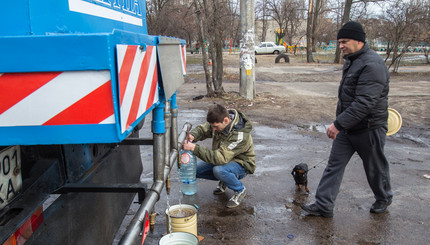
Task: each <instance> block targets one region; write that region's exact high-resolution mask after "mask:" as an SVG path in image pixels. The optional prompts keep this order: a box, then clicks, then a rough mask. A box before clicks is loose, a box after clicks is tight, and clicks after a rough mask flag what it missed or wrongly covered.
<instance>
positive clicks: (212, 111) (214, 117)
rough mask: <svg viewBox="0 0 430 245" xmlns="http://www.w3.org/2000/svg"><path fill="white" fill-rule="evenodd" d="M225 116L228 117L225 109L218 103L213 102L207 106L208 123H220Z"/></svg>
mask: <svg viewBox="0 0 430 245" xmlns="http://www.w3.org/2000/svg"><path fill="white" fill-rule="evenodd" d="M226 117H228V111H227V109H226V108H225V107H224V106H222V105H220V104H215V105H213V106H211V107H210V108H209V110H208V114H207V116H206V121H208V123H221V122H223V121H224V118H226Z"/></svg>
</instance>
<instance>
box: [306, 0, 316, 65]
mask: <svg viewBox="0 0 430 245" xmlns="http://www.w3.org/2000/svg"><path fill="white" fill-rule="evenodd" d="M313 7H314V1H313V0H309V9H308V22H307V27H306V62H307V63H311V62H314V59H313V57H312V32H313V31H312V29H313V28H312V23H313V21H312V17H313Z"/></svg>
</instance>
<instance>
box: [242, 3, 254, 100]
mask: <svg viewBox="0 0 430 245" xmlns="http://www.w3.org/2000/svg"><path fill="white" fill-rule="evenodd" d="M240 33H241V39H240V88H239V94H240V96H242V97H244V98H246V99H248V100H253V99H254V98H255V53H254V52H255V51H254V50H255V49H254V45H255V43H254V39H255V34H254V0H240Z"/></svg>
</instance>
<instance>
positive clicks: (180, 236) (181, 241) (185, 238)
mask: <svg viewBox="0 0 430 245" xmlns="http://www.w3.org/2000/svg"><path fill="white" fill-rule="evenodd" d="M158 244H159V245H196V244H199V239H198V238H197V237H196V236H194V235H193V234H191V233H188V232H172V233H170V234H167V235H164V236H163V237H162V238H161V239H160V241H159V243H158Z"/></svg>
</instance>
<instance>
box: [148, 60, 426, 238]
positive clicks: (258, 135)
mask: <svg viewBox="0 0 430 245" xmlns="http://www.w3.org/2000/svg"><path fill="white" fill-rule="evenodd" d="M257 59H258V63H257V65H256V69H255V71H256V98H255V99H254V100H252V101H248V100H245V99H242V98H241V97H240V96H238V91H239V68H238V67H239V57H238V55H226V57H225V64H224V66H225V67H224V70H225V78H224V82H223V86H224V90H225V91H226V94H225V95H224V96H222V97H221V98H207V97H203V98H200V97H199V96H200V95H205V94H206V85H205V81H204V79H203V70H202V67H201V65H187V71H188V75H187V77H186V81H185V83H184V84H183V85H182V86H181V88H180V89H179V90H178V106H179V113H180V116H179V125H180V127H182V125H183V123H184V122H191V123H192V124H193V125H197V124H200V123H203V122H204V120H205V112H206V109H207V108H208V106H209V105H211V104H212V103H214V102H216V103H221V104H224V105H226V106H228V107H231V108H236V109H239V110H241V111H243V112H245V114H246V115H247V116H248V117H249V118H250V120H251V121H252V122H253V124H254V130H253V139H254V143H255V152H256V155H257V156H256V162H257V170H256V173H255V174H254V175H249V176H247V177H246V178H245V179H243V183H244V185H245V186H246V187H247V193H248V194H247V197H246V198H245V200H244V201H243V203H242V204H241V205H240V206H239V207H238V208H235V209H226V208H225V204H226V203H227V201H228V199H229V197H230V196H231V195H232V192H231V191H230V190H228V191H227V192H226V195H220V196H214V195H213V194H212V190H213V189H214V187H215V186H216V184H217V183H216V182H214V181H206V180H198V192H197V194H195V195H194V196H182V194H181V193H180V191H179V190H180V182H179V181H178V178H177V173H176V169H174V170H172V171H173V172H172V175H171V176H172V192H171V194H170V196H167V195H166V194H165V193H164V194H163V195H162V197H161V198H160V201H159V202H158V203H157V205H156V207H155V212H157V214H158V215H157V218H156V225H155V231H154V233H151V234H150V236H149V237H148V238H147V240H146V242H145V244H158V240H159V239H160V238H161V237H162V236H163V235H164V234H165V233H166V220H165V214H164V210H166V208H167V205H168V204H170V205H173V204H177V203H178V202H181V203H188V204H196V205H198V206H199V211H198V233H199V235H200V236H202V237H204V239H203V240H202V241H201V244H239V245H240V244H407V243H409V244H428V240H429V239H428V231H429V230H430V213H429V212H428V208H429V203H430V191H429V190H430V189H429V186H430V180H429V179H426V178H425V177H424V175H425V174H430V165H429V162H430V151H429V148H430V130H429V128H430V104H429V102H430V66H429V65H427V66H413V67H412V66H411V67H401V68H400V72H399V74H393V75H392V76H391V83H390V95H389V104H390V107H392V108H394V109H396V110H397V111H399V112H400V114H401V115H402V118H403V126H402V128H401V130H400V131H399V132H398V133H397V134H395V135H393V136H389V137H387V144H386V155H387V158H388V160H389V162H390V171H391V180H392V187H393V191H394V199H393V204H392V205H391V206H390V207H389V211H388V212H386V213H384V214H380V215H374V214H371V213H369V208H370V206H371V205H372V203H373V202H374V199H373V194H372V192H371V190H370V188H369V186H368V184H367V182H366V177H365V174H364V170H363V167H362V164H361V160H360V158H359V157H358V156H356V155H355V156H353V158H352V159H351V161H350V163H349V164H348V166H347V169H346V171H345V176H344V179H343V183H342V186H341V190H340V193H339V196H338V199H337V201H336V207H335V211H334V213H335V215H334V217H333V218H330V219H325V218H321V217H309V216H305V214H304V212H303V211H302V210H301V208H300V205H301V204H303V203H308V202H311V201H313V197H314V195H315V190H316V187H317V186H318V182H319V179H320V177H321V175H322V172H323V170H324V166H325V164H326V161H327V158H328V155H329V152H330V148H331V142H332V141H331V140H330V139H328V138H327V136H326V135H325V129H326V127H327V126H328V125H329V124H330V123H331V122H332V121H333V120H334V113H335V106H336V100H337V98H336V95H337V88H338V85H339V81H340V77H341V65H333V64H304V63H299V62H298V61H297V60H295V58H294V57H290V63H278V64H275V62H274V60H275V56H274V55H265V56H261V55H259V56H257ZM202 144H203V145H206V146H209V145H210V141H204V142H202ZM151 151H152V149H151V148H150V149H148V148H142V159H143V160H144V162H145V163H144V169H145V172H146V173H145V174H144V175H143V176H142V177H143V178H142V180H143V181H150V179H151V174H152V173H151V167H150V165H151V159H152V158H151ZM300 162H305V163H307V164H308V165H309V167H311V168H312V169H311V170H310V171H309V174H308V180H309V188H310V190H311V193H310V194H307V193H305V192H304V191H303V190H301V191H298V190H296V187H295V185H294V181H293V179H292V176H291V170H292V168H293V166H294V165H295V164H298V163H300Z"/></svg>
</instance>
